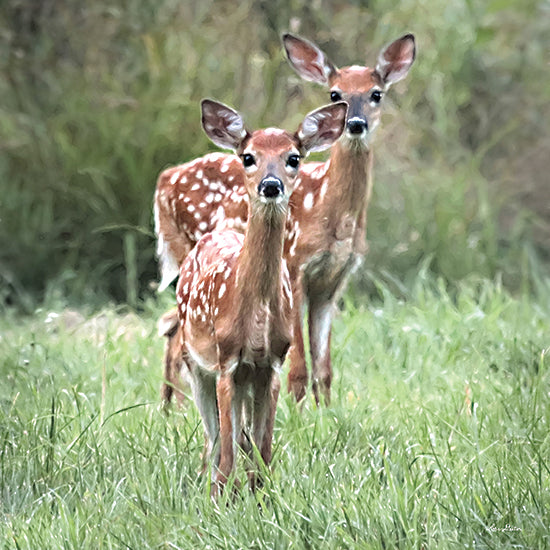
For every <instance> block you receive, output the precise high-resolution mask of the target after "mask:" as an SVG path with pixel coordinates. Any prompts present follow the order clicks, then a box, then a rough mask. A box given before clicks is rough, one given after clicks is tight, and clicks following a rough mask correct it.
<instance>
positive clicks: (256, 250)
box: [238, 201, 288, 314]
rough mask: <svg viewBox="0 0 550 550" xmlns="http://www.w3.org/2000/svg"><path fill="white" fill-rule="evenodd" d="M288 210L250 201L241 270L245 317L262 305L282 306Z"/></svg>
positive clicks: (240, 279) (241, 290)
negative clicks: (282, 277)
mask: <svg viewBox="0 0 550 550" xmlns="http://www.w3.org/2000/svg"><path fill="white" fill-rule="evenodd" d="M287 209H288V205H285V206H282V205H271V204H269V205H266V204H262V203H260V202H259V201H251V204H250V214H249V218H248V226H247V229H246V234H245V237H244V243H243V249H242V253H241V257H240V259H239V267H238V280H239V288H240V292H241V300H240V303H241V304H242V307H243V311H244V313H245V314H246V312H248V313H250V312H251V311H252V310H253V308H254V307H255V306H258V305H261V304H267V305H270V306H273V307H278V306H279V304H280V295H281V264H282V261H283V238H284V231H285V223H286V217H287Z"/></svg>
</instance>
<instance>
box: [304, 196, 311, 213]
mask: <svg viewBox="0 0 550 550" xmlns="http://www.w3.org/2000/svg"><path fill="white" fill-rule="evenodd" d="M312 206H313V193H308V194H307V195H306V196H305V197H304V208H305V209H306V210H311V207H312Z"/></svg>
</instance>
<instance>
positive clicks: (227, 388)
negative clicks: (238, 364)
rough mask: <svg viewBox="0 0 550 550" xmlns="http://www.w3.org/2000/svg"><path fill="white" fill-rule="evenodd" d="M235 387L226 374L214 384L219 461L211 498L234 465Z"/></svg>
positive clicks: (217, 491) (218, 491) (218, 490)
mask: <svg viewBox="0 0 550 550" xmlns="http://www.w3.org/2000/svg"><path fill="white" fill-rule="evenodd" d="M234 397H235V385H234V382H233V377H232V375H231V374H229V373H227V372H223V371H222V373H221V374H220V376H219V378H218V380H217V383H216V398H217V401H218V417H219V426H220V432H219V439H220V441H219V445H220V448H219V452H220V459H219V462H218V465H217V466H218V467H217V469H216V471H215V472H214V479H213V483H212V490H211V496H212V497H216V496H217V495H218V493H220V492H221V491H222V490H223V487H224V486H225V484H226V483H227V480H228V478H229V475H230V474H231V472H232V470H233V465H234V463H235V440H234V437H233V436H234V429H235V427H234V426H233V420H234V418H233V417H234V415H233V412H234V409H235V403H234Z"/></svg>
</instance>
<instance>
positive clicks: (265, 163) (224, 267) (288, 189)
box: [176, 99, 347, 497]
mask: <svg viewBox="0 0 550 550" xmlns="http://www.w3.org/2000/svg"><path fill="white" fill-rule="evenodd" d="M201 109H202V126H203V128H204V130H205V132H206V134H207V136H208V137H209V138H210V139H211V140H212V141H213V142H214V143H215V144H216V145H217V146H219V147H221V148H224V149H231V150H233V151H235V153H236V155H237V158H238V159H240V162H241V163H242V166H243V169H244V172H245V178H244V182H243V185H244V188H245V191H246V194H247V198H248V205H249V212H248V217H247V221H246V223H245V231H244V235H243V233H241V232H239V231H237V230H235V229H232V228H229V227H225V228H223V229H216V230H215V231H213V232H210V233H207V234H206V235H204V236H202V237H201V238H200V239H199V240H198V242H197V243H196V245H195V247H194V248H193V249H192V250H191V251H190V252H189V253H188V255H187V256H186V258H185V259H184V261H183V262H182V264H181V267H180V272H179V279H178V283H177V287H176V302H177V311H178V319H179V326H180V331H179V334H180V337H181V349H182V353H183V363H184V364H185V365H186V366H187V368H188V369H189V371H190V374H191V381H192V384H191V385H192V393H193V398H194V401H195V403H196V405H197V408H198V410H199V412H200V415H201V417H202V421H203V425H204V428H205V432H206V438H207V455H208V457H209V458H210V459H211V460H212V467H213V471H212V479H213V483H212V485H211V492H212V493H211V494H212V496H213V497H216V496H217V495H218V494H219V493H220V492H221V491H222V490H223V488H224V487H225V485H226V484H227V481H228V479H229V477H230V475H231V473H232V472H233V471H234V467H235V460H236V453H237V450H238V448H239V447H241V448H243V450H245V452H247V453H248V454H249V455H250V456H251V455H252V450H251V449H253V448H254V446H255V447H256V448H257V449H258V451H259V453H260V456H261V458H262V460H263V462H264V463H265V464H266V465H269V463H270V460H271V446H272V437H273V426H274V419H275V410H276V405H277V399H278V395H279V390H280V381H279V370H280V368H281V366H282V364H283V362H284V360H285V357H286V354H287V351H288V349H289V347H290V344H291V341H292V326H293V323H292V312H293V309H292V308H293V306H292V290H291V283H290V277H289V272H288V268H287V265H286V262H285V260H284V258H283V247H284V237H285V228H286V222H287V216H288V212H289V202H290V198H291V196H292V193H293V192H294V190H295V188H296V186H297V184H298V179H299V177H298V174H299V165H300V161H301V159H302V158H303V157H305V156H306V155H307V154H308V153H309V152H310V151H320V150H324V149H326V148H328V147H330V145H332V144H333V143H334V142H335V141H336V140H337V139H338V138H339V137H340V135H341V134H342V132H343V130H344V123H345V118H346V111H347V105H346V103H344V102H337V103H334V104H332V105H328V106H325V107H322V108H320V109H317V110H315V111H313V112H311V113H309V114H308V115H306V117H305V118H304V119H303V121H302V123H301V124H300V126H299V128H298V130H297V131H296V132H295V133H289V132H287V131H285V130H281V129H278V128H267V129H264V130H256V131H254V132H250V131H248V130H247V129H246V128H245V125H244V121H243V118H242V116H241V115H240V114H239V113H238V112H237V111H235V110H233V109H232V108H230V107H228V106H226V105H223V104H221V103H218V102H215V101H212V100H208V99H206V100H203V101H202V104H201ZM247 442H249V444H248V445H247ZM249 480H250V485H251V487H252V488H254V487H255V480H256V476H255V474H254V473H251V474H249Z"/></svg>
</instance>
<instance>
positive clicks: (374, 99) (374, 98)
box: [370, 90, 382, 103]
mask: <svg viewBox="0 0 550 550" xmlns="http://www.w3.org/2000/svg"><path fill="white" fill-rule="evenodd" d="M381 99H382V92H380V91H378V90H374V92H372V94H371V95H370V100H371V101H372V102H373V103H380V100H381Z"/></svg>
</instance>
